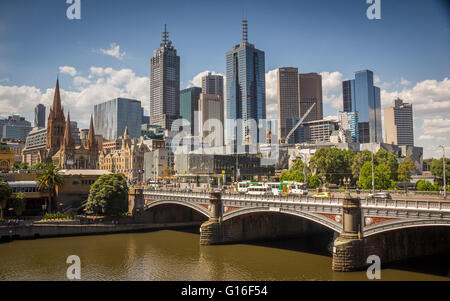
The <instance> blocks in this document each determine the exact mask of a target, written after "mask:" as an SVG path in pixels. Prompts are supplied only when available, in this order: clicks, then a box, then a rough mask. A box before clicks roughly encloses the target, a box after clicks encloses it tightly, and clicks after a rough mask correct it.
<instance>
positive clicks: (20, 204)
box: [12, 192, 27, 216]
mask: <svg viewBox="0 0 450 301" xmlns="http://www.w3.org/2000/svg"><path fill="white" fill-rule="evenodd" d="M26 206H27V203H26V200H25V195H24V194H23V193H22V192H19V193H18V194H17V195H16V197H15V198H13V199H12V208H13V209H14V211H15V212H16V215H17V216H21V215H22V213H23V211H24V210H25V208H26Z"/></svg>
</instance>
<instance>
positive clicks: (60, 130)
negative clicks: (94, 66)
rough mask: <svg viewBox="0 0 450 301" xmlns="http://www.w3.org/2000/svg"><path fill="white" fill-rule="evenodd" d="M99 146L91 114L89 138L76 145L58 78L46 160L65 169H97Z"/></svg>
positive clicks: (49, 126)
mask: <svg viewBox="0 0 450 301" xmlns="http://www.w3.org/2000/svg"><path fill="white" fill-rule="evenodd" d="M98 153H99V148H98V144H97V142H96V140H95V132H94V124H93V120H92V116H91V121H90V126H89V133H88V138H87V139H86V140H85V141H83V143H82V144H81V146H75V143H74V140H73V137H72V131H71V127H70V113H68V114H67V120H66V118H65V116H64V108H63V107H62V106H61V95H60V92H59V80H56V88H55V95H54V97H53V106H52V107H51V108H50V113H49V116H48V122H47V145H46V161H47V162H53V164H55V166H57V167H59V168H63V169H97V168H98Z"/></svg>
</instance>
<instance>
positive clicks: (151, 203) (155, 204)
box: [144, 200, 210, 218]
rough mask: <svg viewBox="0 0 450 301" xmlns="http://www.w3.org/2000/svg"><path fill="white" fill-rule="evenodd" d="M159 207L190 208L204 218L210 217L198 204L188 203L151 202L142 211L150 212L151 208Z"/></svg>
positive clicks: (174, 201)
mask: <svg viewBox="0 0 450 301" xmlns="http://www.w3.org/2000/svg"><path fill="white" fill-rule="evenodd" d="M160 205H180V206H183V207H188V208H191V209H192V210H194V211H196V212H198V213H200V214H202V215H204V216H205V217H206V218H209V217H210V212H209V211H208V210H207V209H206V208H205V207H202V206H200V205H198V204H194V203H189V202H183V201H176V200H160V201H152V202H150V203H148V204H147V205H145V206H144V211H147V210H150V209H151V208H154V207H156V206H160Z"/></svg>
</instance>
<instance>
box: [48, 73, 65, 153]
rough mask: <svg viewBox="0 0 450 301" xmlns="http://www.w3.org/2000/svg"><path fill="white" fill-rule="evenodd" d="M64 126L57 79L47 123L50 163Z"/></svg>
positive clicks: (61, 136)
mask: <svg viewBox="0 0 450 301" xmlns="http://www.w3.org/2000/svg"><path fill="white" fill-rule="evenodd" d="M65 126H66V118H65V117H64V108H63V107H62V105H61V94H60V92H59V79H57V80H56V88H55V95H54V97H53V105H52V106H51V107H50V113H49V115H48V121H47V161H50V160H51V157H52V156H53V155H54V154H55V153H56V152H57V151H58V150H59V148H60V147H61V144H62V140H63V137H64V129H65ZM69 131H70V125H69Z"/></svg>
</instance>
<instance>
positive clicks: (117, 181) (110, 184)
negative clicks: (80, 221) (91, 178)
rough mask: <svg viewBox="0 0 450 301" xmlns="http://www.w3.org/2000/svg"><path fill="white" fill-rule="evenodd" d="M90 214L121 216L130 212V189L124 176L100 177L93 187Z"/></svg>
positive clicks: (90, 198)
mask: <svg viewBox="0 0 450 301" xmlns="http://www.w3.org/2000/svg"><path fill="white" fill-rule="evenodd" d="M86 210H87V213H88V214H101V215H108V216H112V215H119V214H122V213H124V212H126V211H127V210H128V188H127V181H126V179H125V177H124V175H123V174H108V175H103V176H100V177H99V178H98V179H97V181H95V183H94V184H93V185H92V186H91V190H90V191H89V198H88V201H87V204H86Z"/></svg>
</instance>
